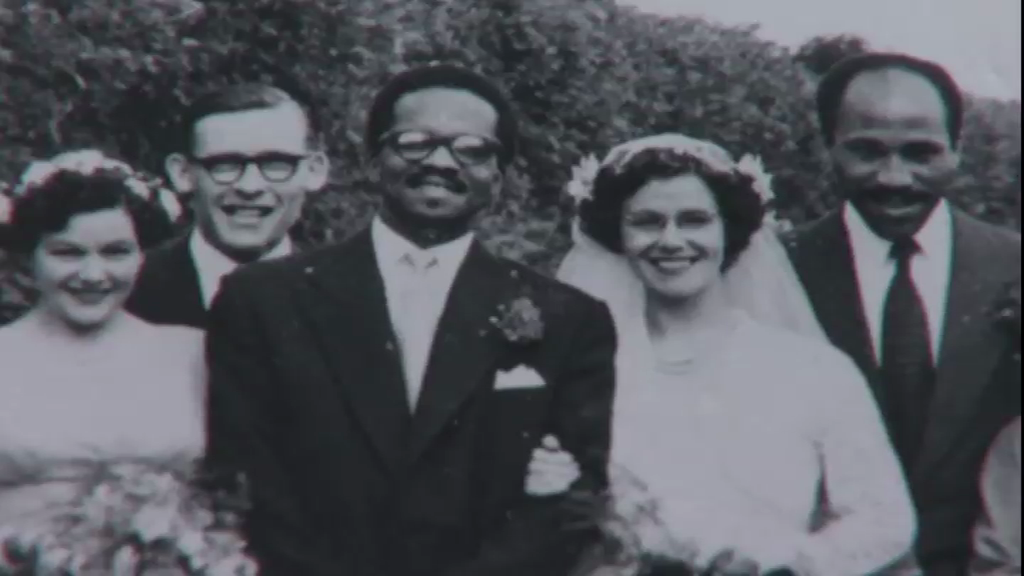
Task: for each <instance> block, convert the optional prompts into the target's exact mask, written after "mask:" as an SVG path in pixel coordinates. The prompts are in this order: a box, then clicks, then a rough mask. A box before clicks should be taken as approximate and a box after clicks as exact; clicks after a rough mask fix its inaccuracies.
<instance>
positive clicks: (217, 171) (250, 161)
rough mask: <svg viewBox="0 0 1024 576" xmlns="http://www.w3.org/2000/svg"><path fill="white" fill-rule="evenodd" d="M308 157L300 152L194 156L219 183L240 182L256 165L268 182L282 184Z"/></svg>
mask: <svg viewBox="0 0 1024 576" xmlns="http://www.w3.org/2000/svg"><path fill="white" fill-rule="evenodd" d="M305 159H306V156H305V155H298V154H283V153H272V154H259V155H256V156H246V155H243V154H217V155H213V156H206V157H203V158H199V157H195V156H193V157H192V160H194V161H195V163H196V164H199V165H200V166H202V167H203V170H205V171H206V173H207V174H209V175H210V179H211V180H213V181H214V182H216V183H217V184H234V183H235V182H238V181H239V180H240V179H241V178H242V175H243V174H245V171H246V170H248V169H249V166H250V165H255V166H256V168H258V169H259V171H260V174H261V175H262V176H263V178H264V179H265V180H266V181H267V182H273V183H275V184H281V183H283V182H287V181H289V180H291V179H292V177H294V176H295V173H296V172H298V169H299V164H300V163H301V162H302V161H303V160H305Z"/></svg>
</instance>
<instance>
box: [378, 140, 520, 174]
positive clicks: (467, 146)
mask: <svg viewBox="0 0 1024 576" xmlns="http://www.w3.org/2000/svg"><path fill="white" fill-rule="evenodd" d="M381 141H382V142H383V143H384V144H385V145H387V146H388V147H389V148H391V150H393V151H394V152H395V154H397V155H398V156H400V157H401V158H402V159H403V160H406V161H408V162H422V161H423V160H425V159H427V158H428V157H429V156H430V155H431V154H433V153H434V151H435V150H437V149H438V148H440V147H441V146H444V147H445V148H447V149H448V152H450V153H451V155H452V157H453V158H455V160H456V161H457V162H458V163H459V164H461V165H463V166H475V165H479V164H484V163H486V162H490V161H491V160H493V159H494V158H495V157H497V155H498V153H499V152H500V151H501V148H502V146H501V144H500V143H499V142H497V141H496V140H492V139H490V138H486V137H483V136H476V135H473V134H457V135H454V136H438V135H435V134H431V133H429V132H418V131H408V132H392V133H389V134H386V135H384V137H383V138H382V139H381Z"/></svg>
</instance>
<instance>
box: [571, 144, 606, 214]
mask: <svg viewBox="0 0 1024 576" xmlns="http://www.w3.org/2000/svg"><path fill="white" fill-rule="evenodd" d="M600 169H601V162H599V161H598V159H597V157H596V156H594V155H593V154H591V155H589V156H587V157H586V158H584V159H583V160H581V161H580V163H579V164H577V165H576V166H573V168H572V180H570V181H569V183H568V184H567V185H566V187H565V189H566V192H568V193H569V196H571V197H572V198H573V200H575V201H576V205H577V206H579V205H580V203H582V202H583V201H584V200H590V199H591V198H593V197H594V180H595V179H596V178H597V172H598V171H599V170H600Z"/></svg>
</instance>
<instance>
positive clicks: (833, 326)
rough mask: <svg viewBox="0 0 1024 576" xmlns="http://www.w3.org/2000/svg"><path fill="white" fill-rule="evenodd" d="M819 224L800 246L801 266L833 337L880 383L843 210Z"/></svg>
mask: <svg viewBox="0 0 1024 576" xmlns="http://www.w3.org/2000/svg"><path fill="white" fill-rule="evenodd" d="M818 226H819V228H818V230H816V231H814V232H813V233H811V234H808V236H807V237H806V238H805V240H804V243H805V245H804V246H799V247H798V256H797V266H798V269H800V270H801V277H802V278H803V280H804V285H805V287H806V289H807V293H808V296H809V298H810V299H811V303H812V305H813V306H814V310H815V311H816V312H817V314H818V320H819V321H820V322H821V324H822V327H823V328H824V329H825V331H826V332H827V333H828V336H829V339H830V340H831V341H832V343H833V344H834V345H835V346H836V347H837V348H839V349H840V350H842V351H844V352H846V354H848V355H849V356H850V357H851V358H852V359H853V360H854V362H856V364H857V366H858V367H859V368H860V369H861V371H862V372H863V373H864V375H865V376H866V377H867V379H868V380H869V382H871V383H872V386H873V387H876V386H877V381H878V379H877V377H876V375H877V372H878V360H877V358H876V356H875V350H874V346H873V345H872V341H871V332H870V330H869V328H868V322H867V317H866V316H865V314H864V302H863V299H862V298H861V294H860V282H859V281H858V279H857V273H856V268H855V266H854V259H853V250H852V248H851V247H850V240H849V237H848V235H847V233H846V226H845V224H844V223H843V218H842V211H837V212H835V213H833V214H831V215H829V216H827V217H826V218H825V219H824V220H822V221H821V223H820V224H819V225H818ZM876 392H877V390H876Z"/></svg>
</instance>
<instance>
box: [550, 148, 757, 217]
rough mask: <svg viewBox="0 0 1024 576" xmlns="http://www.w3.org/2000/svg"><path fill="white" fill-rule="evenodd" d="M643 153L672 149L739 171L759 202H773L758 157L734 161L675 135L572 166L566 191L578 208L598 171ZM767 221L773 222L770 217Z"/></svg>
mask: <svg viewBox="0 0 1024 576" xmlns="http://www.w3.org/2000/svg"><path fill="white" fill-rule="evenodd" d="M644 150H672V151H675V152H679V153H681V154H686V155H688V156H692V157H694V158H696V159H697V160H699V161H700V162H701V163H703V164H704V165H706V166H707V167H709V168H710V169H712V170H715V171H718V172H739V173H740V174H743V175H745V176H747V177H748V178H750V179H751V180H753V182H754V190H755V191H756V192H757V193H758V195H759V196H761V201H762V202H763V203H764V204H765V205H766V206H767V205H769V204H770V203H771V202H772V201H773V200H774V199H775V192H774V191H773V190H772V176H771V174H769V173H768V172H767V171H766V170H765V168H764V163H763V162H762V161H761V158H760V157H758V156H754V155H751V154H747V155H744V156H743V157H742V158H741V159H740V161H739V162H735V161H733V159H732V156H730V155H729V153H728V152H726V150H725V149H724V148H722V147H721V146H718V145H717V144H714V143H712V142H708V141H706V140H699V139H697V138H692V137H690V136H686V135H684V134H675V133H667V134H658V135H656V136H648V137H645V138H639V139H636V140H630V141H629V142H625V143H623V144H619V145H618V146H616V147H615V148H612V150H611V151H610V152H608V155H607V156H605V158H604V160H602V161H600V162H599V161H598V160H597V157H596V156H594V155H593V154H591V155H589V156H587V157H586V158H584V159H583V160H582V161H581V162H580V163H579V164H577V165H576V166H575V167H573V169H572V180H570V181H569V183H568V184H567V185H566V192H568V194H569V195H570V196H571V197H572V198H573V199H574V200H575V202H576V205H577V206H579V205H580V204H581V203H582V202H584V201H586V200H590V199H591V198H593V191H594V180H595V179H596V178H597V173H598V172H599V171H600V170H601V169H602V168H604V167H606V166H613V167H615V168H616V169H621V168H622V167H623V166H625V164H626V163H627V162H628V161H629V160H630V159H632V158H633V157H634V156H635V155H636V154H637V153H638V152H641V151H644ZM767 220H768V221H769V222H774V220H773V218H772V215H771V214H769V217H768V218H767Z"/></svg>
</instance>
